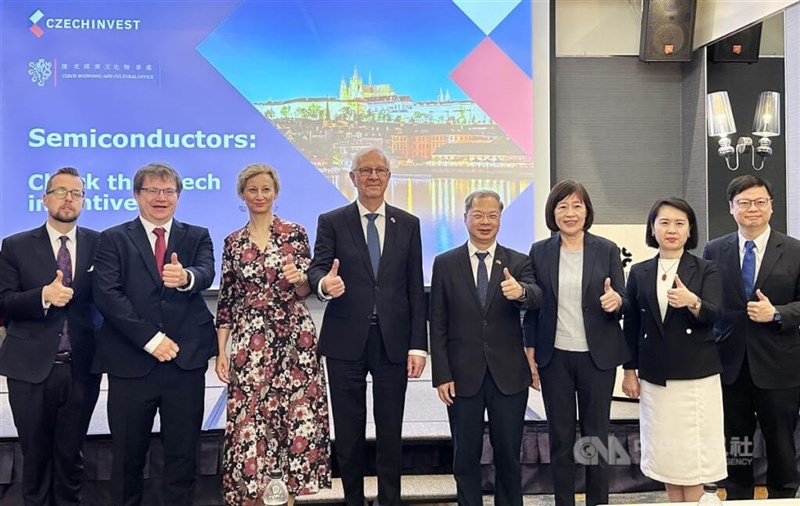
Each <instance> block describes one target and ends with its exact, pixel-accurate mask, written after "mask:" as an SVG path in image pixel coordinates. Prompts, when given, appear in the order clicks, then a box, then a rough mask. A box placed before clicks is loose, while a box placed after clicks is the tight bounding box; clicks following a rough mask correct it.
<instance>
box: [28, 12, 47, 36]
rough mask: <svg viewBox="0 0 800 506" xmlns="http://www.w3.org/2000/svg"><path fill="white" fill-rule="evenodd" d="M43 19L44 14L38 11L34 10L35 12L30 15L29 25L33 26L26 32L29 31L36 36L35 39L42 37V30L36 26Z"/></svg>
mask: <svg viewBox="0 0 800 506" xmlns="http://www.w3.org/2000/svg"><path fill="white" fill-rule="evenodd" d="M43 17H44V12H42V11H40V10H39V9H36V12H34V13H33V14H31V17H29V18H28V19H29V20H30V21H31V23H33V25H31V27H30V28H28V30H30V31H31V33H32V34H34V35H36V37H41V36H42V35H44V30H42V29H41V27H39V25H38V24H37V23H38V22H39V21H41V20H42V18H43Z"/></svg>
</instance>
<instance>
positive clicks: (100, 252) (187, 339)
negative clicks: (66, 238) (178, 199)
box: [93, 217, 217, 378]
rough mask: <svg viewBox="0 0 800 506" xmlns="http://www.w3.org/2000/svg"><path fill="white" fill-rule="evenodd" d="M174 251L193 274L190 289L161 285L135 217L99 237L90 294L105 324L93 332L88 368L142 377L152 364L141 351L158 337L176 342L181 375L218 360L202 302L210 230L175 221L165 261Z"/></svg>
mask: <svg viewBox="0 0 800 506" xmlns="http://www.w3.org/2000/svg"><path fill="white" fill-rule="evenodd" d="M173 252H175V253H177V254H178V260H179V261H180V262H181V264H182V265H183V266H184V268H185V269H187V270H189V271H191V272H192V274H193V275H194V285H193V287H192V289H191V290H190V291H179V290H177V289H174V288H165V287H164V283H163V281H162V279H161V275H160V273H159V272H157V270H156V261H155V256H154V255H153V249H152V247H151V246H150V242H149V240H148V238H147V235H146V232H145V229H144V226H143V225H142V222H141V220H140V219H139V218H138V217H137V218H136V219H134V220H133V221H130V222H127V223H123V224H121V225H117V226H115V227H112V228H110V229H108V230H106V231H105V232H103V233H102V234H100V242H99V244H98V246H97V254H96V256H95V274H94V290H95V300H96V301H97V307H98V308H99V309H100V312H101V313H102V314H103V316H104V318H105V321H104V322H103V326H102V327H101V328H100V330H99V331H98V334H97V356H96V358H95V362H94V366H93V368H94V370H96V371H98V372H107V373H109V374H112V375H114V376H120V377H125V378H137V377H142V376H144V375H146V374H147V373H149V372H150V371H151V370H152V369H153V367H155V365H156V364H157V363H158V360H157V359H156V358H155V357H153V356H152V355H150V354H149V353H147V352H146V351H145V350H144V346H145V344H147V342H148V341H150V340H151V339H152V338H153V336H155V335H156V333H157V332H159V331H161V332H164V333H165V334H166V335H167V337H169V338H170V339H172V340H173V341H175V342H176V343H177V344H178V347H179V348H180V351H179V352H178V356H177V358H175V360H174V361H175V363H176V364H177V365H178V366H179V367H181V368H182V369H186V370H190V369H197V368H199V367H207V365H208V359H209V358H211V357H212V356H214V355H216V353H217V343H216V333H215V330H214V321H213V317H212V315H211V312H210V311H209V310H208V307H207V306H206V303H205V301H204V300H203V290H205V289H206V288H208V287H209V286H211V283H212V282H213V280H214V251H213V247H212V244H211V237H210V236H209V235H208V230H206V229H205V228H201V227H196V226H194V225H187V224H185V223H181V222H179V221H178V220H173V221H172V228H171V230H170V234H169V241H168V244H167V253H166V259H169V258H170V256H171V255H172V253H173ZM167 261H168V260H167Z"/></svg>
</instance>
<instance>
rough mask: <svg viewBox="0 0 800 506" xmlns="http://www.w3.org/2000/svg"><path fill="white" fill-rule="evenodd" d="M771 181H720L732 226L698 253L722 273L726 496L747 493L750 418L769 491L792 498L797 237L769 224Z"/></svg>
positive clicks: (798, 387)
mask: <svg viewBox="0 0 800 506" xmlns="http://www.w3.org/2000/svg"><path fill="white" fill-rule="evenodd" d="M772 199H773V193H772V186H771V185H770V183H769V182H768V181H767V180H765V179H762V178H761V177H759V176H754V175H745V176H740V177H737V178H735V179H733V180H732V181H731V182H730V184H728V202H729V203H730V213H731V215H732V216H733V219H734V220H735V221H736V224H737V225H738V231H736V232H733V233H731V234H728V235H726V236H723V237H720V238H718V239H715V240H713V241H711V242H709V243H708V244H707V245H706V248H705V250H704V251H703V257H705V258H707V259H710V260H713V261H715V262H716V263H717V266H718V267H719V270H720V273H721V275H722V280H723V288H724V289H723V291H722V294H723V296H722V306H721V313H722V317H721V318H720V320H719V322H718V323H717V326H716V328H715V333H716V335H717V345H718V346H717V349H718V351H719V355H720V359H721V360H722V401H723V407H724V411H725V437H726V443H727V448H728V483H727V492H728V499H752V498H753V482H754V478H753V467H752V450H753V434H754V433H755V429H756V421H758V424H759V425H760V426H761V432H762V433H763V435H764V442H765V446H766V450H767V491H768V493H769V497H770V498H771V499H772V498H776V497H794V496H795V494H796V493H797V489H798V482H799V481H800V478H799V477H798V473H797V463H796V462H797V460H796V459H797V452H796V449H795V443H794V431H795V428H796V427H797V417H798V412H799V411H800V367H798V365H800V330H798V325H800V261H798V259H800V241H798V240H797V239H794V238H792V237H789V236H787V235H785V234H782V233H780V232H778V231H777V230H773V229H772V228H771V227H770V225H769V222H770V218H771V217H772V212H773V211H772Z"/></svg>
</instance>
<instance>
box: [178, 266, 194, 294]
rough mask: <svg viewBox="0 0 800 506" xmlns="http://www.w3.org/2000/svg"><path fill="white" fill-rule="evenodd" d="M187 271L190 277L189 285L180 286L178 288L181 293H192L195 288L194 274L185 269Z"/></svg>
mask: <svg viewBox="0 0 800 506" xmlns="http://www.w3.org/2000/svg"><path fill="white" fill-rule="evenodd" d="M184 270H185V271H186V275H187V276H188V277H189V283H187V284H186V286H179V287H178V288H176V290H178V291H179V292H190V291H191V290H192V288H194V273H193V272H192V271H190V270H189V269H184Z"/></svg>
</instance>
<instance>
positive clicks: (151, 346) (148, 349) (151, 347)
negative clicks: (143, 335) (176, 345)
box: [144, 332, 167, 355]
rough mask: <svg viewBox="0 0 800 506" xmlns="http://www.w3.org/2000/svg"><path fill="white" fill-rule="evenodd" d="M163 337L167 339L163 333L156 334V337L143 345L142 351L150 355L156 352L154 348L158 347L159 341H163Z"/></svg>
mask: <svg viewBox="0 0 800 506" xmlns="http://www.w3.org/2000/svg"><path fill="white" fill-rule="evenodd" d="M165 337H167V335H166V334H164V333H163V332H159V333H157V334H156V335H154V336H153V338H152V339H150V340H149V341H147V344H145V345H144V351H146V352H147V353H149V354H151V355H152V354H153V352H154V351H156V348H158V345H159V344H161V341H163V340H164V338H165Z"/></svg>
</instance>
